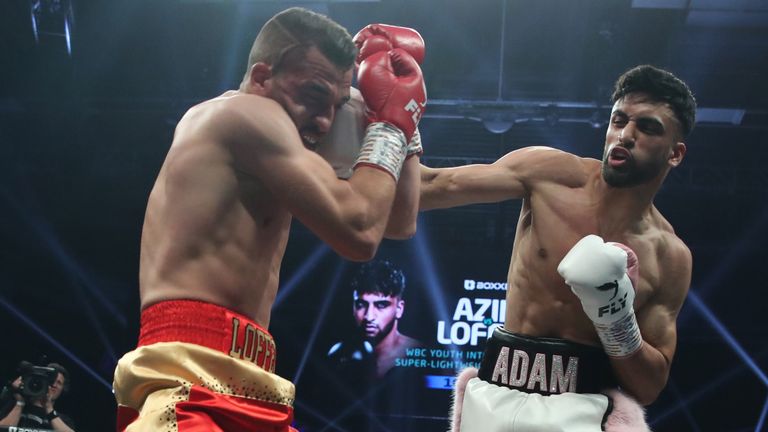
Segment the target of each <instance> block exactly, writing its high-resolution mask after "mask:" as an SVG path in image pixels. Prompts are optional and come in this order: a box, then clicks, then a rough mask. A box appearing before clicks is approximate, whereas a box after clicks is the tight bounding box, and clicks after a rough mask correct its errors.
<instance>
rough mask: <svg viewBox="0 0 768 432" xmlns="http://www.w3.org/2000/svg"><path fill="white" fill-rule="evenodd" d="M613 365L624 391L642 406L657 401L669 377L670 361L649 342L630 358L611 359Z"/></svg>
mask: <svg viewBox="0 0 768 432" xmlns="http://www.w3.org/2000/svg"><path fill="white" fill-rule="evenodd" d="M611 365H612V366H613V370H614V373H615V375H616V377H617V378H618V380H619V385H620V386H621V387H622V389H623V390H624V391H626V392H627V393H628V394H630V395H631V396H633V397H634V398H635V399H637V401H638V402H639V403H640V404H642V405H650V404H651V403H653V402H654V401H655V400H656V398H657V397H658V396H659V393H661V391H662V390H663V389H664V386H666V384H667V378H668V377H669V366H670V365H669V361H668V360H667V359H666V358H665V357H664V355H663V354H661V352H660V351H659V350H657V349H656V348H654V347H653V346H652V345H651V344H649V343H647V342H644V343H643V346H642V347H641V348H640V349H639V350H638V351H637V352H635V353H634V354H632V355H630V356H628V357H611Z"/></svg>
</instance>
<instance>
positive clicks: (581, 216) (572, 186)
mask: <svg viewBox="0 0 768 432" xmlns="http://www.w3.org/2000/svg"><path fill="white" fill-rule="evenodd" d="M553 156H554V157H553V160H552V161H551V162H552V163H555V164H557V162H556V159H558V158H563V159H564V160H563V163H562V165H561V166H560V168H559V171H560V172H561V176H560V177H558V179H557V180H559V181H555V182H551V183H550V182H547V183H542V184H539V185H538V186H537V187H536V189H535V190H533V191H532V192H531V195H530V196H529V197H527V198H525V199H524V200H523V208H522V211H521V214H520V219H519V221H518V225H517V232H516V237H515V243H514V247H513V253H512V257H511V261H510V266H509V273H508V289H507V311H506V317H505V321H504V327H505V328H506V329H507V330H509V331H512V332H515V333H521V334H526V335H530V336H542V337H557V338H563V339H568V340H571V341H575V342H580V343H584V344H589V345H595V346H599V345H600V341H599V339H598V338H597V334H596V333H595V330H594V327H593V324H592V322H591V321H590V320H589V318H587V316H586V315H585V314H584V313H583V311H582V307H581V303H580V301H579V299H578V298H577V297H576V296H574V295H573V293H572V292H571V290H570V288H569V287H568V286H567V285H566V284H565V283H564V281H563V278H562V277H561V276H560V275H559V274H558V273H557V271H556V269H557V265H558V264H559V263H560V261H561V260H562V259H563V257H564V256H565V254H566V253H567V252H568V250H569V249H570V248H571V247H572V246H573V245H574V244H575V243H576V242H577V241H578V240H579V239H581V238H582V237H584V236H585V235H587V234H590V233H593V234H597V235H599V236H601V237H603V238H604V239H605V240H606V241H615V242H619V243H623V244H626V245H627V246H629V247H630V248H632V249H633V250H634V251H635V253H636V254H637V256H638V261H639V263H640V269H639V270H640V271H639V277H638V280H637V281H636V286H635V292H636V296H635V302H634V306H635V312H636V314H637V315H638V320H639V321H640V322H641V328H644V329H645V331H644V332H643V334H644V335H646V334H648V335H649V336H650V335H651V334H654V333H656V332H657V331H661V332H663V331H664V329H657V328H656V327H657V326H659V325H661V326H668V325H674V323H673V322H669V321H668V320H666V319H664V320H659V319H657V318H654V319H649V320H644V317H646V316H648V315H649V314H651V315H653V316H655V315H656V314H658V313H659V312H661V311H659V310H654V311H650V312H648V313H646V307H649V308H651V309H659V308H667V307H668V308H670V310H669V311H666V313H668V314H669V315H672V313H673V312H674V306H675V305H677V301H670V300H672V299H679V298H680V296H684V295H685V291H679V292H677V293H675V292H669V290H668V288H669V285H667V284H665V281H667V280H671V279H674V278H679V277H680V276H679V275H673V274H671V273H674V272H677V271H680V270H683V269H685V268H686V266H684V265H683V263H684V262H685V259H686V257H687V256H688V251H687V248H686V247H685V245H684V244H683V243H682V241H681V240H680V239H679V238H678V237H677V236H676V235H675V234H674V231H673V230H672V227H671V225H670V224H669V223H668V222H667V221H666V220H665V219H664V218H663V217H662V216H661V214H660V213H659V212H658V211H657V210H656V208H655V207H654V206H652V205H651V206H649V207H647V208H645V209H642V210H640V211H638V209H634V208H631V204H629V203H624V204H626V205H624V204H620V201H621V199H620V198H617V197H611V196H610V193H606V191H605V185H604V183H603V182H602V181H601V179H600V162H599V161H597V160H594V159H578V158H576V157H574V156H571V155H567V154H558V155H556V156H555V155H553ZM565 159H578V160H570V161H569V160H565ZM557 165H559V164H557ZM553 168H554V167H553ZM651 328H652V329H651ZM659 342H661V341H659ZM663 344H666V342H664V343H663ZM670 348H671V349H673V347H670Z"/></svg>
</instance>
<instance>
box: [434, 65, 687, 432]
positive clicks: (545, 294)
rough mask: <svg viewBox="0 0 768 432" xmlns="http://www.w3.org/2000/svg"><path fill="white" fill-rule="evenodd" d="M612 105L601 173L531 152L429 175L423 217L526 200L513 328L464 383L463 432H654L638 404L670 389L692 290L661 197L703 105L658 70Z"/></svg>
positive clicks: (582, 161) (583, 161)
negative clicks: (681, 316) (679, 329)
mask: <svg viewBox="0 0 768 432" xmlns="http://www.w3.org/2000/svg"><path fill="white" fill-rule="evenodd" d="M612 100H613V102H614V105H613V110H612V113H611V117H610V123H609V125H608V129H607V132H606V139H605V144H604V149H603V160H602V161H598V160H595V159H590V158H582V157H578V156H575V155H573V154H569V153H566V152H563V151H560V150H556V149H552V148H545V147H529V148H522V149H520V150H516V151H513V152H511V153H509V154H507V155H505V156H503V157H502V158H500V159H499V160H498V161H496V162H494V163H493V164H490V165H469V166H462V167H457V168H444V169H430V168H427V167H423V168H422V193H421V208H422V209H434V208H447V207H454V206H459V205H465V204H470V203H487V202H498V201H502V200H507V199H522V200H523V205H522V210H521V213H520V218H519V221H518V225H517V233H516V238H515V242H514V248H513V251H512V257H511V262H510V266H509V274H508V290H507V297H506V301H507V310H506V317H505V322H504V327H503V330H501V329H500V330H498V331H496V332H495V333H494V335H493V336H492V338H491V339H490V340H489V342H488V346H487V350H486V353H485V356H484V359H483V361H482V363H481V368H480V370H479V375H478V371H471V370H470V371H465V372H464V373H462V374H460V376H459V379H458V380H457V388H456V399H455V405H454V422H453V429H454V430H455V431H459V430H460V431H462V432H474V431H483V432H508V431H548V432H552V431H568V432H578V431H600V430H602V428H603V427H605V430H608V431H611V430H616V428H617V427H623V429H621V430H622V431H630V430H631V431H635V430H636V431H643V430H647V426H646V425H645V421H644V414H643V410H642V408H641V407H640V405H638V404H637V403H634V402H632V399H635V400H636V401H637V402H639V403H640V404H642V405H647V404H650V403H651V402H653V401H654V400H655V399H656V397H657V396H658V394H659V392H661V390H662V389H663V388H664V386H665V385H666V382H667V377H668V374H669V369H670V364H671V362H672V358H673V356H674V353H675V346H676V338H677V336H676V319H677V315H678V313H679V311H680V308H681V306H682V304H683V300H684V298H685V296H686V294H687V291H688V287H689V284H690V278H691V253H690V251H689V250H688V248H687V247H686V246H685V244H684V243H683V241H682V240H681V239H679V238H678V237H677V236H676V235H675V232H674V230H673V229H672V226H671V225H670V224H669V222H668V221H667V220H666V219H664V217H663V216H662V215H661V213H659V211H658V210H657V209H656V207H655V206H654V205H653V199H654V196H655V194H656V193H657V192H658V190H659V188H660V187H661V184H662V182H663V181H664V179H665V177H666V176H667V174H668V172H669V171H670V170H671V169H672V168H674V167H676V166H678V165H679V164H680V163H681V162H682V160H683V157H684V156H685V153H686V145H685V144H684V140H685V137H686V136H687V134H688V133H689V132H690V130H691V129H692V127H693V125H694V120H695V109H696V104H695V100H694V97H693V95H692V94H691V92H690V91H689V89H688V87H687V86H686V85H685V83H683V82H682V81H681V80H679V79H678V78H676V77H675V76H674V75H672V74H671V73H669V72H667V71H663V70H660V69H657V68H654V67H651V66H639V67H636V68H633V69H631V70H629V71H627V72H626V73H624V74H623V75H622V76H621V77H619V79H618V80H617V82H616V85H615V91H614V93H613V96H612ZM611 242H617V243H611ZM632 251H633V252H632ZM628 261H629V262H628ZM638 264H639V265H638ZM636 267H639V272H638V274H637V276H636V277H630V276H629V275H628V272H630V271H632V270H633V269H634V268H636ZM474 375H478V376H476V377H475V376H474ZM611 389H612V390H611ZM616 389H621V391H618V390H616ZM622 422H624V423H628V424H621V423H622Z"/></svg>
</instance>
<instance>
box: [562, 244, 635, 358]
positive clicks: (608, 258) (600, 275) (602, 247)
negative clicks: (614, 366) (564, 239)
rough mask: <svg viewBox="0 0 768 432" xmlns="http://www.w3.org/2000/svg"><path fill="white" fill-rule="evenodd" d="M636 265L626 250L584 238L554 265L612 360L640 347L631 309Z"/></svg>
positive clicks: (633, 256)
mask: <svg viewBox="0 0 768 432" xmlns="http://www.w3.org/2000/svg"><path fill="white" fill-rule="evenodd" d="M637 265H638V262H637V256H636V255H635V253H634V252H633V251H632V249H630V248H629V247H627V246H625V245H623V244H620V243H605V242H604V241H603V239H602V238H600V237H598V236H596V235H588V236H586V237H584V238H583V239H581V240H579V241H578V243H576V245H575V246H574V247H573V248H571V250H570V251H569V252H568V253H567V254H566V255H565V258H563V260H562V261H561V262H560V265H558V266H557V271H558V273H560V275H561V276H562V277H563V279H565V283H567V284H568V285H570V286H571V291H573V293H574V294H576V296H577V297H578V298H579V300H581V306H582V307H583V308H584V313H585V314H586V315H587V316H588V317H589V319H591V320H592V322H593V323H594V325H595V330H596V331H597V335H598V336H599V337H600V342H602V344H603V349H604V350H605V352H606V354H608V355H609V356H612V357H624V356H628V355H631V354H633V353H635V352H637V351H638V350H639V349H640V348H641V347H642V344H643V338H642V335H641V334H640V328H639V327H638V325H637V319H636V317H635V312H634V308H633V306H632V303H633V302H634V301H635V289H634V287H633V279H634V280H636V279H637ZM630 275H634V276H632V277H630Z"/></svg>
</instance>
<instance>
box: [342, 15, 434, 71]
mask: <svg viewBox="0 0 768 432" xmlns="http://www.w3.org/2000/svg"><path fill="white" fill-rule="evenodd" d="M352 40H353V41H354V42H355V45H356V46H357V49H358V50H359V52H358V54H357V60H356V63H357V64H358V65H359V64H360V63H361V62H362V61H363V60H365V59H366V58H368V57H370V56H371V55H372V54H374V53H377V52H379V51H389V50H391V49H393V48H400V49H404V50H405V51H407V52H408V54H410V55H411V57H413V59H414V60H416V62H417V63H419V64H421V62H422V61H424V39H422V37H421V35H420V34H419V32H417V31H416V30H414V29H412V28H408V27H398V26H393V25H387V24H369V25H367V26H365V27H364V28H363V29H362V30H360V31H359V32H357V34H356V35H355V37H354V38H353V39H352Z"/></svg>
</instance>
